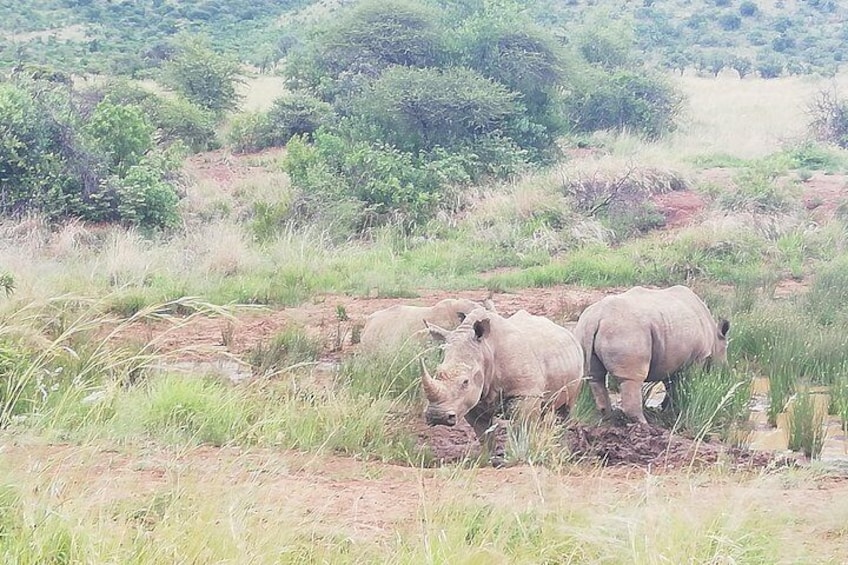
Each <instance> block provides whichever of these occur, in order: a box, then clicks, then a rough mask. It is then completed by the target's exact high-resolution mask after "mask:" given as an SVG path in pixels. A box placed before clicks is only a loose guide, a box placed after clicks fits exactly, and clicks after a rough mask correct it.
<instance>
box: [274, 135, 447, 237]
mask: <svg viewBox="0 0 848 565" xmlns="http://www.w3.org/2000/svg"><path fill="white" fill-rule="evenodd" d="M284 166H285V168H286V171H287V172H288V173H289V175H290V177H291V179H292V184H293V185H294V186H295V187H297V188H299V189H300V190H301V197H300V202H299V203H295V205H294V208H295V209H296V210H297V211H298V213H299V214H300V216H301V219H302V220H308V219H309V218H326V219H334V221H337V222H338V221H340V222H342V223H343V224H346V229H348V230H351V231H353V232H355V233H358V232H362V231H363V230H366V229H368V228H370V227H373V226H377V225H381V224H384V223H387V222H392V221H395V222H398V223H399V224H401V225H403V226H404V227H406V228H408V229H411V228H412V227H414V226H416V225H419V224H421V223H423V222H425V221H426V220H427V219H428V218H429V217H430V216H431V215H432V214H433V213H434V212H435V210H436V209H437V205H438V203H439V201H440V200H441V197H442V189H443V184H442V181H441V179H440V178H439V176H438V175H437V174H435V172H434V171H433V170H431V169H428V168H425V167H422V166H421V163H420V161H419V160H417V159H416V158H415V157H413V156H412V155H411V154H410V153H405V152H403V151H400V150H398V149H395V148H393V147H389V146H372V145H371V144H369V143H366V142H357V143H353V144H351V143H350V142H348V141H347V140H345V139H344V138H343V137H341V136H339V135H336V134H330V133H322V132H318V134H316V136H315V143H314V145H312V146H310V145H307V144H306V143H305V142H304V140H302V139H301V138H300V137H295V138H293V139H292V140H291V141H290V142H289V151H288V153H287V155H286V159H285V162H284Z"/></svg>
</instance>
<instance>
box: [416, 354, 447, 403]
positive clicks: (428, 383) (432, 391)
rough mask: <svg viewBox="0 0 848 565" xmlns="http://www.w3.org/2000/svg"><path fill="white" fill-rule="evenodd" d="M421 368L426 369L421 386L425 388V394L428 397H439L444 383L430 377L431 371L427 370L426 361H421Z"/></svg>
mask: <svg viewBox="0 0 848 565" xmlns="http://www.w3.org/2000/svg"><path fill="white" fill-rule="evenodd" d="M420 361H421V368H422V369H424V374H423V375H422V376H421V384H422V385H423V386H424V394H426V395H427V396H428V397H438V396H439V393H440V392H441V391H442V383H440V382H439V381H437V380H436V379H434V378H433V377H431V376H430V371H428V370H427V365H426V364H425V363H424V359H420Z"/></svg>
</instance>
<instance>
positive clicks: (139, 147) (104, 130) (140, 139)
mask: <svg viewBox="0 0 848 565" xmlns="http://www.w3.org/2000/svg"><path fill="white" fill-rule="evenodd" d="M85 130H86V134H87V135H89V136H91V137H92V138H93V139H96V140H97V141H98V142H99V143H100V144H101V147H103V148H104V151H105V153H106V155H107V157H108V159H109V163H108V164H109V169H110V170H111V171H112V172H114V173H116V174H119V175H123V174H125V173H126V172H127V170H128V169H129V168H130V167H133V166H135V165H138V163H139V162H140V161H141V159H142V157H144V154H145V153H146V152H147V151H148V150H149V149H150V148H151V147H152V145H153V128H152V127H151V126H150V125H148V124H147V122H146V121H145V118H144V114H143V113H142V111H141V110H140V109H139V108H137V107H134V106H125V105H123V104H115V103H113V102H111V101H110V100H109V99H106V100H103V101H102V102H100V104H98V105H97V107H96V108H95V109H94V112H93V113H92V115H91V117H90V118H89V120H88V123H86V124H85Z"/></svg>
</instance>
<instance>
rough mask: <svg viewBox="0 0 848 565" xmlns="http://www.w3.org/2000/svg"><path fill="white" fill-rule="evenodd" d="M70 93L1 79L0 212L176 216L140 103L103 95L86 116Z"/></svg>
mask: <svg viewBox="0 0 848 565" xmlns="http://www.w3.org/2000/svg"><path fill="white" fill-rule="evenodd" d="M75 95H76V93H75V92H74V91H72V90H70V89H68V88H67V87H55V86H53V87H51V86H48V85H45V84H44V83H28V82H21V81H17V82H15V83H8V84H2V85H0V213H3V214H7V215H9V214H10V215H18V214H22V213H25V212H29V211H38V212H41V213H43V214H45V215H47V216H48V217H51V218H63V217H80V218H83V219H88V220H93V221H125V222H129V223H139V224H140V225H152V226H165V225H172V224H173V223H175V218H176V200H177V196H176V192H175V191H174V189H173V187H172V186H171V185H170V183H169V182H168V181H167V180H166V176H167V175H168V174H169V173H170V171H171V170H172V168H173V162H172V161H171V160H169V159H164V158H160V155H159V154H158V152H157V151H155V149H154V147H153V145H152V139H151V135H150V134H151V128H150V126H149V125H147V123H146V121H145V120H144V117H143V115H142V113H141V112H140V110H138V109H137V108H135V107H132V106H127V105H123V104H117V103H114V102H112V101H110V100H103V101H101V102H100V103H99V104H97V106H96V107H95V108H93V110H92V114H91V116H89V119H88V120H87V123H86V120H85V119H84V118H85V116H83V115H82V114H81V113H80V109H79V106H78V104H77V100H76V98H75ZM83 124H85V125H83ZM145 160H146V163H144V165H143V166H142V164H143V161H145ZM142 171H143V173H142ZM144 210H148V212H145V211H144ZM154 210H155V211H154Z"/></svg>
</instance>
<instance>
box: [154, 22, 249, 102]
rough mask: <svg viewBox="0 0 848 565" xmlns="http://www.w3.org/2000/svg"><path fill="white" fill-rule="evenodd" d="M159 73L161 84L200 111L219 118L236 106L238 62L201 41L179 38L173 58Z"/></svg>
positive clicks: (237, 99) (191, 38)
mask: <svg viewBox="0 0 848 565" xmlns="http://www.w3.org/2000/svg"><path fill="white" fill-rule="evenodd" d="M162 70H163V77H162V78H163V82H164V83H165V84H167V85H168V86H170V87H171V88H173V89H174V90H176V91H177V92H178V93H180V94H182V95H183V96H184V97H185V98H186V99H188V100H189V101H191V102H193V103H194V104H197V105H198V106H200V107H201V108H204V109H206V110H209V111H212V112H215V113H217V114H221V113H223V112H226V111H227V110H232V109H234V108H235V107H236V106H237V105H238V102H239V95H238V92H237V90H236V86H237V85H238V83H239V82H241V71H240V68H239V63H238V61H237V60H236V59H235V58H233V57H230V56H227V55H221V54H219V53H216V52H215V51H213V50H212V48H211V47H210V46H209V43H208V42H207V41H206V40H205V39H204V38H202V37H199V36H191V35H188V36H182V37H181V38H180V39H179V41H178V43H177V54H176V55H175V56H174V58H173V59H171V60H170V61H168V62H167V63H166V64H165V65H163V67H162Z"/></svg>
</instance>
